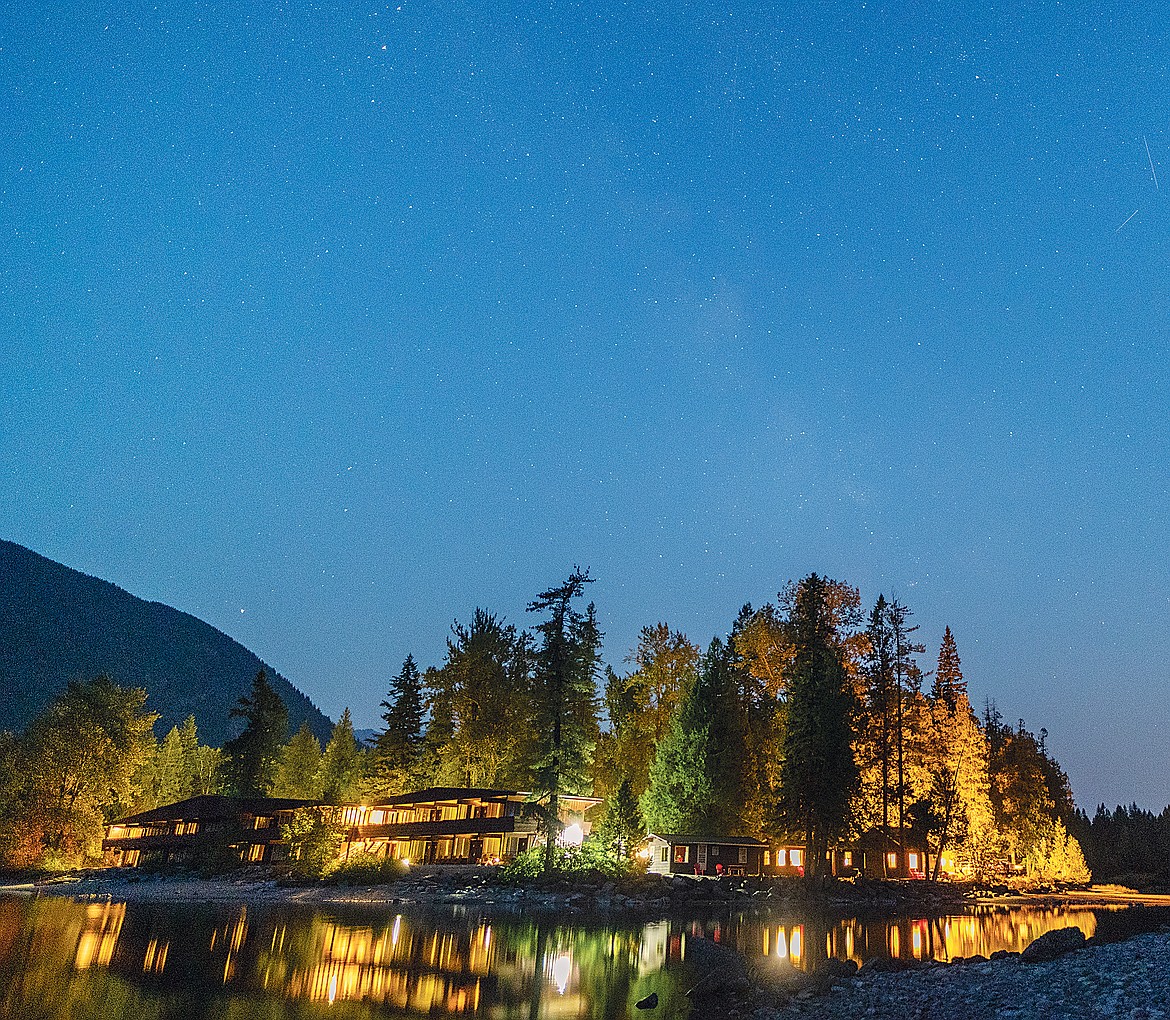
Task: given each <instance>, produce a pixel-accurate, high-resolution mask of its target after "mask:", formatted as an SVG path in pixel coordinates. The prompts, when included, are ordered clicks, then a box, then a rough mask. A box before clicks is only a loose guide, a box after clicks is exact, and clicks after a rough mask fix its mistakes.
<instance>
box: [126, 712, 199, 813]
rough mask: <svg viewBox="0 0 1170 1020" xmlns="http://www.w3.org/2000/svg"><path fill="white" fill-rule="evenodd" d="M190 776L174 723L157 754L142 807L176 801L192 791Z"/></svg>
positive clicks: (181, 740)
mask: <svg viewBox="0 0 1170 1020" xmlns="http://www.w3.org/2000/svg"><path fill="white" fill-rule="evenodd" d="M191 785H192V784H191V776H190V773H189V772H188V766H187V755H186V753H185V749H184V747H183V738H182V736H181V735H180V733H179V727H178V726H172V727H171V728H170V730H169V731H168V732H167V735H166V736H165V737H163V739H162V742H161V743H160V744H159V745H158V749H157V750H156V752H155V754H154V760H153V762H152V767H151V769H150V781H149V784H148V787H149V789H148V791H144V793H145V794H146V795H145V796H144V798H143V800H142V801H140V803H139V805H138V806H139V807H141V808H147V807H158V806H159V805H160V804H174V803H176V802H177V801H180V800H183V799H185V798H186V797H189V796H190V795H191V793H190V791H191Z"/></svg>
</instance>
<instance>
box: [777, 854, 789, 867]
mask: <svg viewBox="0 0 1170 1020" xmlns="http://www.w3.org/2000/svg"><path fill="white" fill-rule="evenodd" d="M787 863H788V851H787V850H777V851H776V867H778V868H782V867H784V865H785V864H787Z"/></svg>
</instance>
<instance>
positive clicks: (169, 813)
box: [118, 794, 321, 825]
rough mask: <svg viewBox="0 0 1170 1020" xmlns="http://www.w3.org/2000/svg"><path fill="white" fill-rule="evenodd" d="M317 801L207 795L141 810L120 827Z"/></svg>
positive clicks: (289, 808)
mask: <svg viewBox="0 0 1170 1020" xmlns="http://www.w3.org/2000/svg"><path fill="white" fill-rule="evenodd" d="M320 803H321V802H320V801H315V800H291V799H289V798H286V797H221V796H219V795H217V794H205V795H203V796H199V797H188V798H187V799H186V800H180V801H178V802H177V803H174V804H164V805H163V806H162V807H156V808H151V809H150V810H149V811H140V812H139V813H138V814H136V815H130V817H128V818H121V819H119V820H118V824H119V825H127V824H138V823H143V822H170V821H179V820H183V821H186V820H196V819H197V820H200V821H219V820H223V819H235V818H238V817H239V816H240V815H274V814H276V812H278V811H294V810H296V809H297V808H302V807H315V806H319V805H320Z"/></svg>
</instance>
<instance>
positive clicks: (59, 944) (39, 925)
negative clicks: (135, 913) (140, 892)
mask: <svg viewBox="0 0 1170 1020" xmlns="http://www.w3.org/2000/svg"><path fill="white" fill-rule="evenodd" d="M121 915H122V905H121V904H90V905H83V904H76V903H70V902H67V901H64V900H52V899H46V900H33V901H31V902H23V901H16V900H8V901H3V900H0V952H2V953H3V956H2V958H0V1016H11V1017H17V1016H19V1017H22V1018H29V1020H41V1018H44V1020H49V1018H58V1017H66V1016H67V1017H70V1018H71V1020H103V1018H106V1017H114V1016H132V1017H134V1018H135V1020H154V1018H157V1017H160V1016H161V1015H162V1013H161V1008H160V1005H159V1004H158V1003H157V1002H152V1001H150V997H149V996H144V995H143V994H142V993H141V992H140V991H138V990H137V989H135V988H134V987H132V986H131V985H129V984H127V983H126V982H124V981H122V980H120V979H119V978H117V977H114V976H112V975H111V974H110V973H109V972H108V971H107V970H105V964H107V963H109V962H110V960H112V958H113V956H114V953H115V951H116V948H117V942H118V931H119V930H120V928H121Z"/></svg>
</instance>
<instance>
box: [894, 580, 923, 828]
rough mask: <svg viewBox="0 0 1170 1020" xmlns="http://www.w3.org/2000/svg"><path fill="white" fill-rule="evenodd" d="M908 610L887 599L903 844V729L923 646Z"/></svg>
mask: <svg viewBox="0 0 1170 1020" xmlns="http://www.w3.org/2000/svg"><path fill="white" fill-rule="evenodd" d="M910 616H911V613H910V610H909V609H908V608H907V607H906V606H904V605H903V604H902V603H901V602H899V601H898V600H897V599H894V601H893V602H891V603H890V608H889V621H890V636H891V638H892V639H893V646H892V649H891V651H892V652H893V657H892V661H891V666H892V668H893V674H894V741H895V745H894V746H895V750H896V752H897V783H896V786H895V788H894V792H895V797H896V805H897V809H898V811H897V814H898V844H899V846H900V847H902V848H903V849H904V848H905V846H906V833H905V830H906V823H907V818H906V807H907V803H908V797H907V792H908V784H907V769H906V751H907V731H908V730H909V729H910V727H909V726H908V723H909V718H910V717H911V716H910V711H911V709H910V706H913V705H914V704H915V699H916V698H917V696H918V694H919V692H920V689H921V686H922V670H921V669H919V667H918V663H917V661H916V660H915V658H914V656H915V655H916V654H920V653H921V652H923V651H925V648H924V647H923V646H922V645H921V644H919V643H917V642H915V641H913V640H912V639H911V635H912V634H913V633H914V632H915V631H916V630H918V626H917V624H915V625H914V626H911V625H910Z"/></svg>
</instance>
